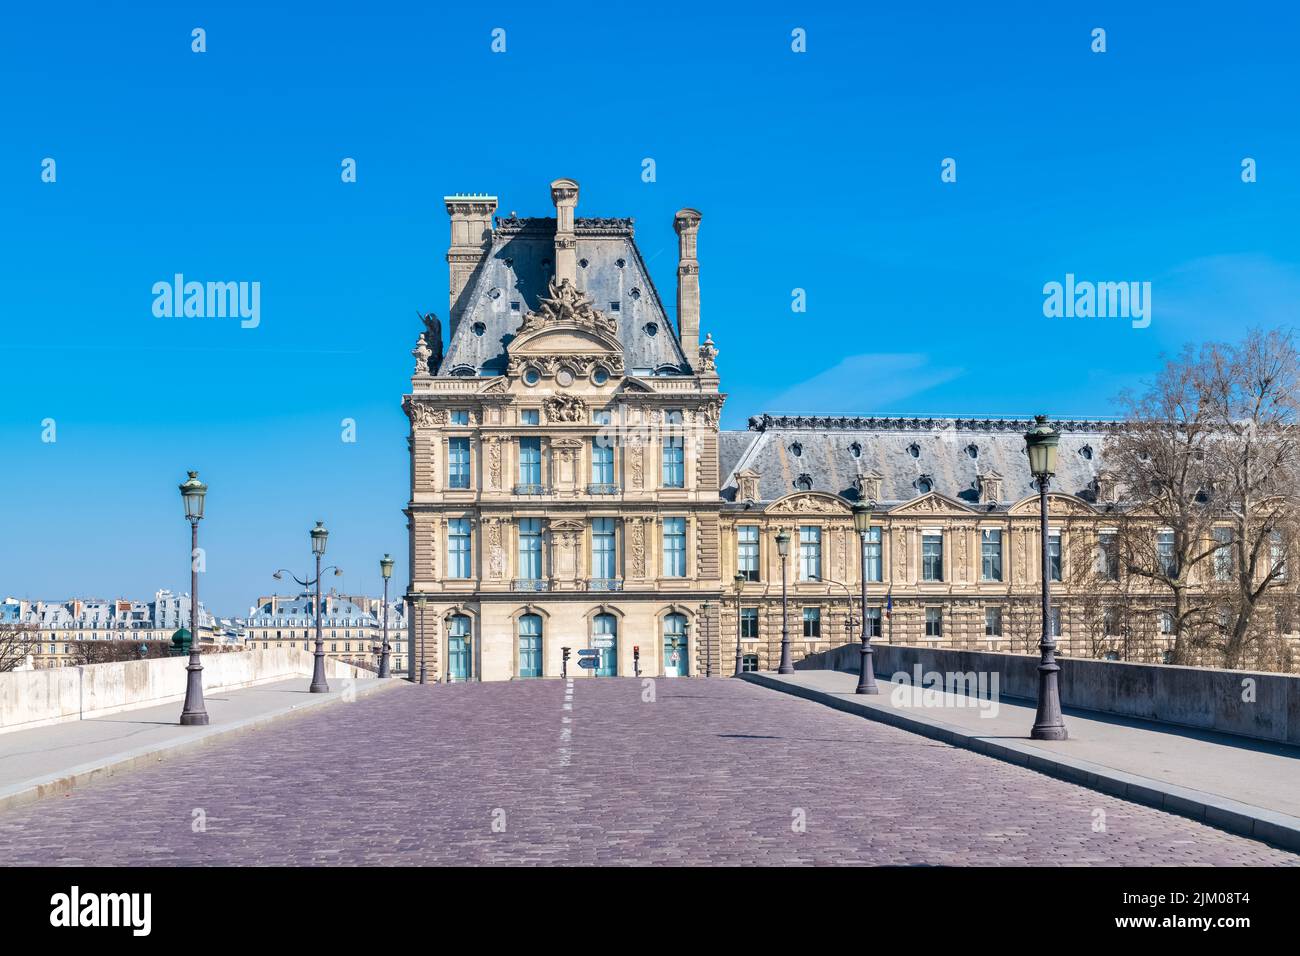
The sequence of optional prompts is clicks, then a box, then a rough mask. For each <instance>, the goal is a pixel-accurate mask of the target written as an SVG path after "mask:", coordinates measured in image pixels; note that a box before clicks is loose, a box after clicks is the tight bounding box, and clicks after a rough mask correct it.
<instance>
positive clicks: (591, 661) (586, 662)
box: [578, 657, 600, 670]
mask: <svg viewBox="0 0 1300 956" xmlns="http://www.w3.org/2000/svg"><path fill="white" fill-rule="evenodd" d="M578 666H579V667H585V668H587V670H591V669H592V668H593V667H599V666H600V661H599V660H598V659H596V658H594V657H583V658H579V660H578Z"/></svg>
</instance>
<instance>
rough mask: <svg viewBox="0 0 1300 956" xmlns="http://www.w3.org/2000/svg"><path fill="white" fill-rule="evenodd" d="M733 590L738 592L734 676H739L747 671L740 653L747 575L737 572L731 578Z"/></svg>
mask: <svg viewBox="0 0 1300 956" xmlns="http://www.w3.org/2000/svg"><path fill="white" fill-rule="evenodd" d="M731 587H732V590H734V591H735V592H736V673H734V674H732V675H731V676H732V677H739V676H740V675H741V674H743V673H744V672H745V664H744V660H743V659H742V658H741V655H740V595H741V593H742V592H743V591H744V590H745V576H744V575H743V574H740V573H737V574H736V576H735V577H734V578H732V579H731Z"/></svg>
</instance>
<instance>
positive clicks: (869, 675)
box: [850, 501, 880, 694]
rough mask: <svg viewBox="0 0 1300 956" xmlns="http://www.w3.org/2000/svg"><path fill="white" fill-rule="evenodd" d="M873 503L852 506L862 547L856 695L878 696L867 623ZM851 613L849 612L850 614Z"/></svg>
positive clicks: (854, 521) (866, 502) (859, 503)
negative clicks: (859, 656) (868, 553)
mask: <svg viewBox="0 0 1300 956" xmlns="http://www.w3.org/2000/svg"><path fill="white" fill-rule="evenodd" d="M875 507H876V503H875V502H874V501H859V502H858V503H857V504H856V505H854V506H853V527H854V529H856V530H857V532H858V541H859V542H860V543H861V545H862V666H861V667H860V668H859V670H858V687H857V690H855V691H854V693H856V694H879V693H880V688H879V687H877V686H876V668H875V663H874V661H873V660H872V658H873V653H872V650H871V627H870V625H869V624H868V623H867V535H868V534H870V533H871V512H872V511H874V510H875ZM850 613H851V612H850Z"/></svg>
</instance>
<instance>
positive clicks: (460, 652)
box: [447, 614, 472, 681]
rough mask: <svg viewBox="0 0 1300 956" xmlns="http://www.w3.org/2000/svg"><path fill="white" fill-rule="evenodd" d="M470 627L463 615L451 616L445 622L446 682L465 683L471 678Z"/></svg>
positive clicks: (468, 620)
mask: <svg viewBox="0 0 1300 956" xmlns="http://www.w3.org/2000/svg"><path fill="white" fill-rule="evenodd" d="M471 634H472V627H471V622H470V619H469V618H468V617H466V616H465V615H464V614H456V615H453V616H452V618H451V620H449V621H448V622H447V680H449V681H465V680H469V679H470V676H471V673H472V672H471V656H470V650H471Z"/></svg>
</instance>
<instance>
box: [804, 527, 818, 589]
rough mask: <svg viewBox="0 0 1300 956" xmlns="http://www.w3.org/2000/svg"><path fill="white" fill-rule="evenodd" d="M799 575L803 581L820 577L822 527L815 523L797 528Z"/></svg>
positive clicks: (816, 579) (815, 579)
mask: <svg viewBox="0 0 1300 956" xmlns="http://www.w3.org/2000/svg"><path fill="white" fill-rule="evenodd" d="M799 577H800V578H801V579H803V580H804V581H820V580H821V579H822V529H821V528H818V527H816V526H815V525H806V526H804V527H802V528H800V529H799Z"/></svg>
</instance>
